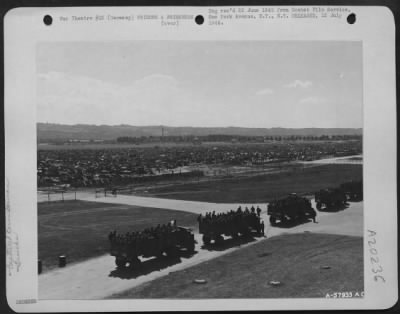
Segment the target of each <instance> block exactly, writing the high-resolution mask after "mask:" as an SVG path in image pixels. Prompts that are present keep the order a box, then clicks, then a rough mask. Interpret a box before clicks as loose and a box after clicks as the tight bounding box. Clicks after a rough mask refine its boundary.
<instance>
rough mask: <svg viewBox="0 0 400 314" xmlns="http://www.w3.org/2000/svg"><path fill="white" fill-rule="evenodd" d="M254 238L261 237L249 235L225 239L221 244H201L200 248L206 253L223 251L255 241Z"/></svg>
mask: <svg viewBox="0 0 400 314" xmlns="http://www.w3.org/2000/svg"><path fill="white" fill-rule="evenodd" d="M255 237H263V235H258V234H257V235H250V236H247V237H245V236H241V237H237V238H227V239H225V240H224V241H223V242H221V243H218V244H217V243H210V244H207V245H206V244H203V245H202V246H201V248H202V249H205V250H208V251H224V250H227V249H230V248H232V247H236V246H240V245H243V244H247V243H250V242H254V241H256V239H255Z"/></svg>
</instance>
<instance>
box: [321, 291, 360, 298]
mask: <svg viewBox="0 0 400 314" xmlns="http://www.w3.org/2000/svg"><path fill="white" fill-rule="evenodd" d="M363 297H364V291H361V292H358V291H357V292H352V291H345V292H333V293H327V294H326V295H325V298H332V299H344V298H363Z"/></svg>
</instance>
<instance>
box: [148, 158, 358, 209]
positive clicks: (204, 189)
mask: <svg viewBox="0 0 400 314" xmlns="http://www.w3.org/2000/svg"><path fill="white" fill-rule="evenodd" d="M350 180H357V181H358V180H362V165H356V164H355V165H351V164H350V165H345V164H337V165H335V164H332V165H318V166H314V167H308V168H292V169H291V170H289V171H282V172H281V173H274V174H266V175H259V176H251V177H234V178H227V179H222V180H218V181H208V182H200V183H186V184H180V185H172V184H171V185H169V186H165V187H155V188H150V189H148V192H147V193H146V194H144V195H145V196H153V197H162V198H170V199H179V200H190V201H203V202H215V203H246V202H250V203H251V202H254V203H259V202H268V201H270V200H271V199H274V198H279V197H283V196H286V195H287V194H288V193H292V192H294V193H298V194H308V193H314V192H315V191H318V190H320V189H323V188H329V187H337V186H339V185H340V184H341V183H343V182H346V181H350Z"/></svg>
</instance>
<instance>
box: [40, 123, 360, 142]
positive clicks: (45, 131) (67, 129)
mask: <svg viewBox="0 0 400 314" xmlns="http://www.w3.org/2000/svg"><path fill="white" fill-rule="evenodd" d="M162 128H163V129H164V135H169V136H187V135H193V136H205V135H220V134H224V135H237V136H291V135H295V136H321V135H328V136H329V135H361V134H362V129H356V128H298V129H295V128H243V127H170V126H159V125H157V126H132V125H123V124H121V125H88V124H76V125H66V124H53V123H38V124H37V137H38V140H39V141H46V140H68V139H78V140H86V139H92V140H115V139H117V138H118V137H124V136H129V137H141V136H161V134H162Z"/></svg>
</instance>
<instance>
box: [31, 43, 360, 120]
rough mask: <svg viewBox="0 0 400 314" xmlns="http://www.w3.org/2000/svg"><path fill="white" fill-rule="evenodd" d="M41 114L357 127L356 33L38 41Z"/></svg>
mask: <svg viewBox="0 0 400 314" xmlns="http://www.w3.org/2000/svg"><path fill="white" fill-rule="evenodd" d="M37 118H38V122H49V123H62V124H79V123H82V124H96V125H99V124H106V125H120V124H129V125H139V126H140V125H169V126H197V127H224V126H239V127H263V128H271V127H288V128H304V127H322V128H336V127H337V128H347V127H350V128H362V45H361V42H329V41H314V42H304V41H131V42H122V41H121V42H70V43H41V44H40V45H38V47H37Z"/></svg>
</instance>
